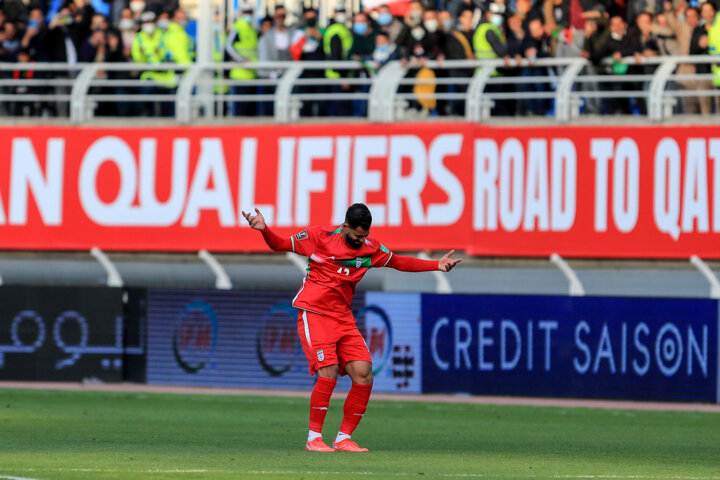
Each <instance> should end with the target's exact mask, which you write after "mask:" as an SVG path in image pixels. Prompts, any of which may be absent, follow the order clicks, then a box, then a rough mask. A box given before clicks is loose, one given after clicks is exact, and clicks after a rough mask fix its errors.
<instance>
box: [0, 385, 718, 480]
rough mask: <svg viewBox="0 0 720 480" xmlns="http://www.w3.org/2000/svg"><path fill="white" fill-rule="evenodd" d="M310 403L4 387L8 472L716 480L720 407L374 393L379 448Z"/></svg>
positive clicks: (369, 419)
mask: <svg viewBox="0 0 720 480" xmlns="http://www.w3.org/2000/svg"><path fill="white" fill-rule="evenodd" d="M307 402H308V401H307V399H305V398H279V397H257V396H224V395H223V396H218V395H181V394H151V393H115V392H113V393H108V392H88V391H84V392H69V391H31V390H6V389H2V390H0V479H17V478H22V479H39V480H62V479H68V480H94V479H123V480H125V479H133V480H134V479H139V480H143V479H152V480H159V479H180V480H190V479H202V480H211V479H212V480H224V479H261V480H271V479H282V480H287V479H304V480H316V479H332V480H335V479H341V480H344V479H385V478H387V479H404V478H416V479H426V478H443V479H448V478H450V479H452V478H485V479H500V480H501V479H533V478H537V479H586V478H609V479H644V478H648V479H668V480H670V479H687V480H706V479H720V415H718V414H712V413H696V412H657V411H624V410H600V409H588V408H550V407H542V408H541V407H518V406H489V405H470V404H439V403H419V402H390V401H374V400H371V403H370V407H369V409H368V412H367V415H365V418H364V420H363V422H362V423H361V424H360V426H359V427H358V430H357V431H356V432H355V435H354V437H353V438H354V439H355V440H356V441H357V442H358V443H359V444H361V445H363V446H367V447H368V448H370V449H371V452H370V453H369V454H352V453H338V452H336V453H328V454H322V453H309V452H305V451H304V450H303V447H304V440H305V436H306V433H307V432H306V428H307V426H306V425H307ZM341 414H342V403H341V401H339V400H338V401H333V403H332V404H331V408H330V411H329V413H328V417H327V420H326V423H325V432H324V433H325V438H326V440H332V438H334V435H335V433H336V429H337V426H338V425H339V422H340V416H341Z"/></svg>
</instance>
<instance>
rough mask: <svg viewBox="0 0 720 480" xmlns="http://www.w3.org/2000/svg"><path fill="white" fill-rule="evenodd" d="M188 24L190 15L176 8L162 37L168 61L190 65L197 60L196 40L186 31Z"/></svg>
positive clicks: (161, 41) (161, 40)
mask: <svg viewBox="0 0 720 480" xmlns="http://www.w3.org/2000/svg"><path fill="white" fill-rule="evenodd" d="M187 24H188V17H187V14H186V13H185V11H183V10H181V9H177V10H175V12H174V13H173V16H172V19H171V21H170V23H169V24H168V26H167V28H166V29H165V31H164V32H163V35H162V37H161V38H160V48H161V49H162V52H163V54H164V60H165V61H166V62H167V63H178V64H180V65H189V64H191V63H192V62H193V61H194V60H195V42H193V39H192V37H190V35H188V33H187V31H186V29H187Z"/></svg>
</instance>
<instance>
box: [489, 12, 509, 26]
mask: <svg viewBox="0 0 720 480" xmlns="http://www.w3.org/2000/svg"><path fill="white" fill-rule="evenodd" d="M504 22H505V19H504V18H503V16H502V15H499V14H497V13H494V14H492V15H491V16H490V23H492V24H493V25H495V26H496V27H498V28H500V27H502V25H503V23H504Z"/></svg>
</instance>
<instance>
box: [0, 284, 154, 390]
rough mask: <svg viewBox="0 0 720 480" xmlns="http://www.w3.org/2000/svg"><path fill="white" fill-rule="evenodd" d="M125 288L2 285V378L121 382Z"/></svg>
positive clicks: (134, 351) (137, 349)
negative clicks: (90, 379) (123, 295)
mask: <svg viewBox="0 0 720 480" xmlns="http://www.w3.org/2000/svg"><path fill="white" fill-rule="evenodd" d="M122 306H123V303H122V291H121V290H120V289H112V288H69V287H67V288H66V287H45V288H43V287H2V288H0V379H3V380H73V381H80V380H82V379H84V378H98V379H101V380H103V381H121V380H123V378H122V372H123V359H124V356H125V355H128V354H139V353H141V350H142V348H141V345H139V346H135V347H127V346H125V345H124V341H123V317H122V315H123V310H122Z"/></svg>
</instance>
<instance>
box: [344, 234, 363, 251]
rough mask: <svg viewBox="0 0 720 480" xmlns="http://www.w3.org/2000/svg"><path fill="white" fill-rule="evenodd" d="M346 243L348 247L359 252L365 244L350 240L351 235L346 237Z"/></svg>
mask: <svg viewBox="0 0 720 480" xmlns="http://www.w3.org/2000/svg"><path fill="white" fill-rule="evenodd" d="M345 243H347V244H348V246H349V247H350V248H352V249H354V250H358V249H360V247H362V246H363V242H361V241H359V240H353V239H352V238H350V234H346V235H345Z"/></svg>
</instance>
